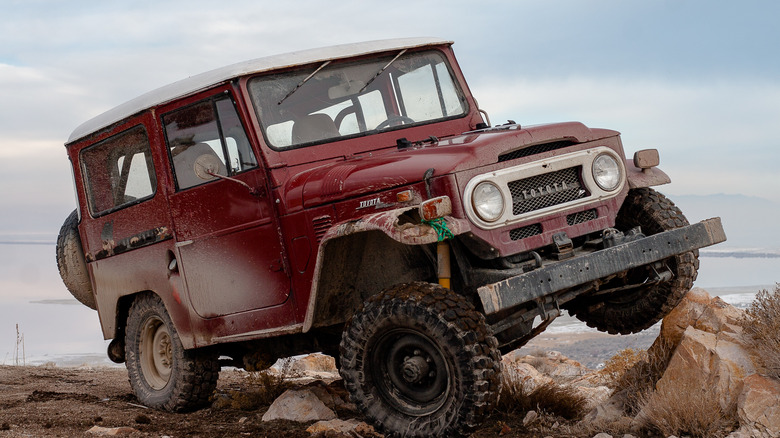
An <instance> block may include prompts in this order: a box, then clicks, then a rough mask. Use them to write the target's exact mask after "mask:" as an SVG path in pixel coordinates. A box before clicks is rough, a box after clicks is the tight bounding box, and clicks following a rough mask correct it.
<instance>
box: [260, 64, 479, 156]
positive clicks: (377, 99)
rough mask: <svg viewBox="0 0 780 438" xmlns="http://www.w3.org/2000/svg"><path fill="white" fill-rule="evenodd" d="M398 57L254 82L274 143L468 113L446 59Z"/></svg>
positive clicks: (340, 135) (304, 141)
mask: <svg viewBox="0 0 780 438" xmlns="http://www.w3.org/2000/svg"><path fill="white" fill-rule="evenodd" d="M399 53H401V55H400V56H399ZM399 53H395V54H390V55H388V56H384V57H381V58H372V59H366V60H361V61H357V62H348V63H347V62H340V63H338V62H333V63H324V64H318V65H313V66H308V67H307V68H305V69H302V70H296V71H292V72H287V73H282V74H275V75H267V76H260V77H256V78H253V79H252V80H250V82H249V92H250V93H251V96H252V102H253V105H254V107H255V111H257V116H258V118H259V119H260V123H261V125H262V128H263V131H264V134H265V138H266V140H267V142H268V144H269V145H270V146H272V147H274V148H277V149H284V148H292V147H298V146H301V145H308V144H316V143H322V142H325V141H333V140H336V139H339V138H343V137H354V136H360V135H366V134H370V133H374V132H377V131H381V130H388V129H398V128H401V127H405V126H409V125H417V124H425V123H432V122H436V121H439V120H443V119H447V118H452V117H458V116H462V115H463V114H465V112H466V100H465V98H464V97H463V93H462V91H461V90H460V88H459V87H458V85H457V84H456V82H455V80H454V79H453V76H452V73H451V72H450V69H449V66H448V64H447V61H446V59H445V58H444V56H443V55H442V54H441V53H439V52H436V51H428V52H417V53H410V54H407V53H403V52H399Z"/></svg>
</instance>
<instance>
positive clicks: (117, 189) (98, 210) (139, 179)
mask: <svg viewBox="0 0 780 438" xmlns="http://www.w3.org/2000/svg"><path fill="white" fill-rule="evenodd" d="M80 162H81V166H82V172H83V174H84V180H85V181H84V183H85V184H84V186H85V187H86V190H87V199H88V202H89V211H90V212H91V213H92V214H93V215H95V216H97V215H101V214H105V213H109V212H112V211H115V210H118V209H120V208H122V207H125V206H128V205H132V204H137V203H139V202H141V201H143V200H145V199H149V198H151V197H152V196H154V192H155V190H156V188H157V178H156V176H155V173H154V163H153V162H152V151H151V148H150V147H149V137H148V136H147V135H146V130H145V129H144V128H143V126H137V127H135V128H131V129H129V130H127V131H125V132H122V133H121V134H117V135H115V136H113V137H110V138H108V139H106V140H103V141H101V142H100V143H97V144H95V145H94V146H90V147H88V148H86V149H84V150H82V151H81V155H80Z"/></svg>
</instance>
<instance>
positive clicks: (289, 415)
mask: <svg viewBox="0 0 780 438" xmlns="http://www.w3.org/2000/svg"><path fill="white" fill-rule="evenodd" d="M334 418H336V413H335V412H333V411H332V410H331V409H330V408H328V407H327V406H325V404H324V403H323V402H322V401H321V400H320V399H319V398H317V396H316V395H315V394H314V393H313V392H312V391H311V390H308V389H288V390H287V391H285V392H284V393H283V394H282V395H280V396H279V398H277V399H276V400H274V402H273V403H272V404H271V406H270V407H269V408H268V411H267V412H266V413H265V414H264V415H263V421H272V420H291V421H298V422H301V423H305V422H307V421H319V420H333V419H334Z"/></svg>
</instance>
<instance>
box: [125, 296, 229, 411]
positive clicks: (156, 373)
mask: <svg viewBox="0 0 780 438" xmlns="http://www.w3.org/2000/svg"><path fill="white" fill-rule="evenodd" d="M125 356H126V359H127V361H126V366H127V372H128V375H129V377H130V386H131V387H132V388H133V392H134V393H135V395H136V397H137V398H138V401H140V402H141V403H142V404H144V405H145V406H149V407H150V408H155V409H161V410H165V411H170V412H186V411H192V410H196V409H198V408H202V407H204V406H206V405H208V404H209V398H210V397H211V395H212V394H213V393H214V389H215V388H216V387H217V379H218V378H219V361H218V357H217V355H216V354H215V353H211V352H208V351H203V350H185V349H184V348H183V347H182V345H181V340H180V339H179V335H178V333H177V332H176V329H175V328H174V326H173V323H172V321H171V318H170V316H169V315H168V312H167V311H166V310H165V306H164V305H163V302H162V300H161V299H160V298H159V297H158V296H157V295H153V294H145V295H140V296H139V297H138V298H136V300H135V301H134V302H133V305H132V306H131V307H130V314H129V317H128V320H127V329H126V331H125Z"/></svg>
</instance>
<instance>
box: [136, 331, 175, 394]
mask: <svg viewBox="0 0 780 438" xmlns="http://www.w3.org/2000/svg"><path fill="white" fill-rule="evenodd" d="M140 341H141V342H140V346H139V347H140V348H139V353H140V362H141V372H142V374H143V377H144V380H146V383H148V384H149V386H151V387H152V389H155V390H160V389H163V388H165V386H166V385H167V384H168V381H169V380H170V378H171V369H172V367H173V350H172V346H171V334H170V332H169V331H168V327H166V326H165V324H164V323H163V321H162V320H161V319H160V318H158V317H152V318H149V319H148V320H146V322H145V323H144V325H143V328H142V329H141V339H140Z"/></svg>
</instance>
